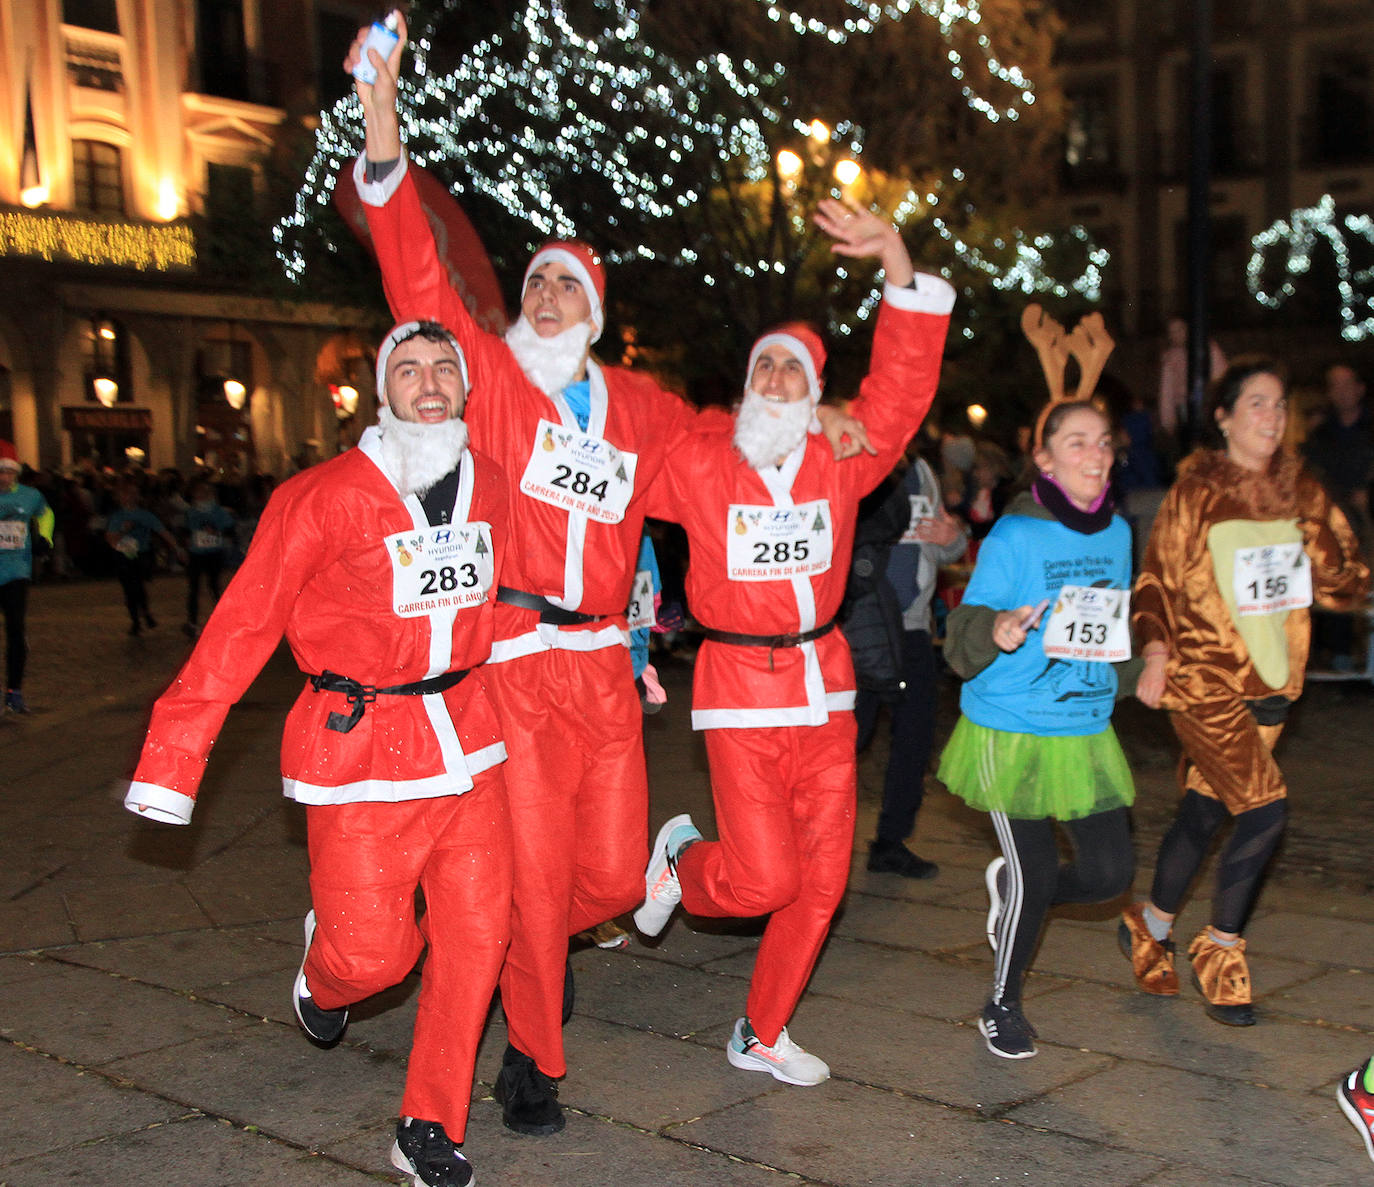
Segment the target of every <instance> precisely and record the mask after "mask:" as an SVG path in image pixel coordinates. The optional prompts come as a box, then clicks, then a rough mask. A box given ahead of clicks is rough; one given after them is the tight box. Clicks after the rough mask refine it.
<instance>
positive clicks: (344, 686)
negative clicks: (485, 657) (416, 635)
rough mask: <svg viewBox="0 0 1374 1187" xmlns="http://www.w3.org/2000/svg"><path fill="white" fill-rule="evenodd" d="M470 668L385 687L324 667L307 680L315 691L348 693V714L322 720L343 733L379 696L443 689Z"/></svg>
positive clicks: (406, 695) (339, 714)
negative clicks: (349, 708)
mask: <svg viewBox="0 0 1374 1187" xmlns="http://www.w3.org/2000/svg"><path fill="white" fill-rule="evenodd" d="M471 670H472V669H471V668H462V669H461V670H459V671H457V672H445V673H444V674H443V675H442V676H431V677H430V678H429V679H428V680H417V681H415V682H414V683H413V684H393V685H391V686H390V687H389V688H377V687H376V686H375V685H372V684H361V683H359V682H358V681H357V680H350V679H349V678H348V677H347V676H340V675H339V674H338V672H331V671H329V670H328V669H325V670H324V671H323V672H321V673H320V674H319V675H318V676H311V677H310V683H311V684H312V685H313V686H314V688H315V691H316V692H341V693H344V694H345V695H346V696H347V697H348V703H349V704H350V705H352V706H353V712H352V713H351V714H349V715H348V716H344V714H342V713H331V714H330V715H329V719H328V720H327V721H326V722H325V723H324V725H325V728H326V729H331V730H336V731H337V732H339V733H341V734H346V733H348V731H349V730H351V729H352V728H353V727H354V726H355V725H357V724H358V722H360V721H361V720H362V719H363V713H364V712H365V711H366V709H367V706H368V705H369V704H370V703H371V702H372V701H375V700H376V699H377V698H378V697H379V696H391V697H421V696H424V695H425V694H426V693H432V692H445V691H447V690H448V689H450V688H452V687H453V686H454V685H455V684H457V683H458V682H459V681H460V680H462V678H463V677H464V676H466V675H467V674H468V673H469V672H470V671H471Z"/></svg>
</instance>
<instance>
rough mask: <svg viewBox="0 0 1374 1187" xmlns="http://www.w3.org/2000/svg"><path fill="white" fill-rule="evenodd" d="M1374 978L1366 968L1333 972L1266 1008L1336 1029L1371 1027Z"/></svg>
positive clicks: (1273, 1000)
mask: <svg viewBox="0 0 1374 1187" xmlns="http://www.w3.org/2000/svg"><path fill="white" fill-rule="evenodd" d="M1371 1003H1374V975H1371V974H1370V973H1368V972H1366V971H1365V970H1363V969H1333V970H1330V971H1328V972H1324V973H1321V974H1320V975H1319V976H1316V977H1313V978H1312V979H1311V980H1308V981H1304V982H1302V983H1301V984H1298V985H1292V986H1289V987H1288V988H1286V989H1282V990H1280V991H1279V992H1277V993H1274V994H1271V995H1270V996H1269V997H1267V998H1265V1003H1264V1004H1265V1006H1266V1007H1267V1008H1268V1009H1270V1010H1273V1011H1275V1012H1280V1011H1281V1012H1282V1013H1284V1014H1285V1015H1288V1016H1290V1017H1298V1018H1307V1019H1312V1020H1314V1021H1316V1022H1323V1023H1330V1024H1332V1025H1334V1026H1350V1027H1365V1028H1368V1027H1369V1025H1370V1015H1371V1012H1372V1011H1371Z"/></svg>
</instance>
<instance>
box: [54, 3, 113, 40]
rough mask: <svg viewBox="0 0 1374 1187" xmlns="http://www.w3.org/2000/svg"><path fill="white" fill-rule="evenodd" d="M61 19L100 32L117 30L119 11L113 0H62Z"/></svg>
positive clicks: (69, 23)
mask: <svg viewBox="0 0 1374 1187" xmlns="http://www.w3.org/2000/svg"><path fill="white" fill-rule="evenodd" d="M62 20H63V21H64V22H65V23H66V24H68V25H80V26H81V28H83V29H98V30H99V31H100V32H102V33H118V32H119V13H118V11H117V5H116V3H115V0H62Z"/></svg>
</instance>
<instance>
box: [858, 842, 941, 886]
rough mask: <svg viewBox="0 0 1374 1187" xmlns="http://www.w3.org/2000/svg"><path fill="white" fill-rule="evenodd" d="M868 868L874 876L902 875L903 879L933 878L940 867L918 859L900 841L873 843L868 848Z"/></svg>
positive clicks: (920, 858) (931, 862)
mask: <svg viewBox="0 0 1374 1187" xmlns="http://www.w3.org/2000/svg"><path fill="white" fill-rule="evenodd" d="M868 868H869V871H870V872H871V873H874V874H901V876H902V877H903V878H933V877H935V875H936V874H938V873H939V872H940V867H939V866H937V865H936V864H935V863H934V862H933V861H926V859H925V858H923V857H917V856H916V854H914V853H912V852H911V850H910V849H908V848H907V847H906V846H905V845H903V844H902V843H901V842H900V841H873V842H871V843H870V844H869V846H868Z"/></svg>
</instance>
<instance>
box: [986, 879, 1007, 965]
mask: <svg viewBox="0 0 1374 1187" xmlns="http://www.w3.org/2000/svg"><path fill="white" fill-rule="evenodd" d="M1006 868H1007V859H1006V858H1005V857H994V858H993V859H992V860H991V861H990V862H988V868H987V870H986V871H985V872H984V874H983V883H984V885H985V886H987V888H988V928H987V930H988V947H989V948H991V949H992V950H993V951H994V952H996V951H997V924H998V922H999V921H1000V920H1001V918H1002V906H1003V903H1002V888H1001V887H1000V886H998V885H997V876H998V874H1000V873H1001V872H1002V871H1003V870H1005V869H1006Z"/></svg>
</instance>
